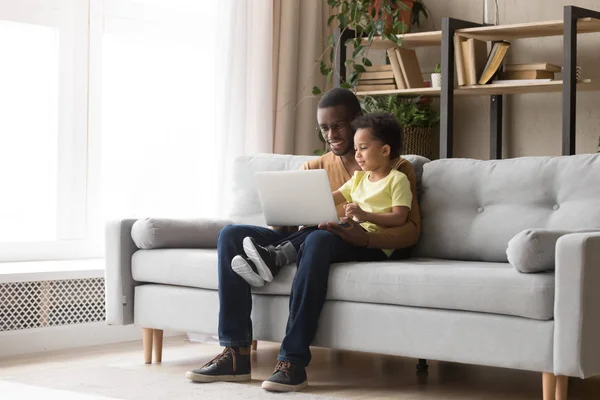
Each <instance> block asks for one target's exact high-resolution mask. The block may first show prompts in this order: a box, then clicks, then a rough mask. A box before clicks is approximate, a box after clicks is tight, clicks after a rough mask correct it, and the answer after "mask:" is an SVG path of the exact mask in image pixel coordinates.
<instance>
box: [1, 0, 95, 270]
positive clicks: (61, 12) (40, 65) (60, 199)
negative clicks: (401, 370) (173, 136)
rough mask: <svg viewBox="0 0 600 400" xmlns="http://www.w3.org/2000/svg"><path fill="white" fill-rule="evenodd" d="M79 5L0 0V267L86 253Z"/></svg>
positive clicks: (82, 9)
mask: <svg viewBox="0 0 600 400" xmlns="http://www.w3.org/2000/svg"><path fill="white" fill-rule="evenodd" d="M87 15H88V8H87V4H86V2H84V1H78V0H20V1H18V2H16V1H12V0H0V54H1V55H2V62H1V63H0V87H1V88H2V89H1V90H0V110H1V111H0V113H1V115H2V116H1V118H0V187H1V188H2V191H1V196H0V221H1V223H0V261H7V260H11V261H14V260H35V259H53V258H70V257H79V256H82V254H91V253H90V249H91V248H93V246H91V245H90V243H88V240H87V237H88V235H87V225H86V190H87V188H86V174H87V172H86V148H87V46H88V41H87Z"/></svg>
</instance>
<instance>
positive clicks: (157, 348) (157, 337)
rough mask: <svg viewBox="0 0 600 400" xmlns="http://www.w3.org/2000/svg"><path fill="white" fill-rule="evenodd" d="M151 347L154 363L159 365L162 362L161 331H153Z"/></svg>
mask: <svg viewBox="0 0 600 400" xmlns="http://www.w3.org/2000/svg"><path fill="white" fill-rule="evenodd" d="M152 337H153V342H154V343H153V346H154V361H155V362H157V363H159V362H162V349H163V331H162V329H153V330H152Z"/></svg>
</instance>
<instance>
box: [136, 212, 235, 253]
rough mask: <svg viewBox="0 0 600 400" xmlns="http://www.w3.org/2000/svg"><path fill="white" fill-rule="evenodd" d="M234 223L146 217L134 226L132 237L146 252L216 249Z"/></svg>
mask: <svg viewBox="0 0 600 400" xmlns="http://www.w3.org/2000/svg"><path fill="white" fill-rule="evenodd" d="M230 223H231V221H227V220H213V219H191V218H190V219H171V218H142V219H138V220H137V221H135V223H134V224H133V226H132V227H131V238H132V239H133V242H134V243H135V245H136V246H137V247H138V248H140V249H144V250H150V249H161V248H162V249H164V248H181V249H215V248H216V247H217V237H218V236H219V231H220V230H221V229H223V227H224V226H225V225H227V224H230Z"/></svg>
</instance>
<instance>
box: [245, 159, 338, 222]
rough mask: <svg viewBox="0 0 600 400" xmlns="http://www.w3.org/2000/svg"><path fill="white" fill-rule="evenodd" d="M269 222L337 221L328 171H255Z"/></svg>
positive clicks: (260, 196) (264, 211) (257, 185)
mask: <svg viewBox="0 0 600 400" xmlns="http://www.w3.org/2000/svg"><path fill="white" fill-rule="evenodd" d="M254 177H255V180H256V188H257V190H258V197H259V198H260V203H261V206H262V209H263V213H264V216H265V220H266V222H267V225H270V226H299V225H318V224H320V223H322V222H323V223H325V222H328V221H337V220H338V216H337V212H336V210H335V204H334V202H333V196H332V195H331V186H330V185H329V178H328V176H327V171H325V170H324V169H316V170H309V171H262V172H256V173H255V174H254Z"/></svg>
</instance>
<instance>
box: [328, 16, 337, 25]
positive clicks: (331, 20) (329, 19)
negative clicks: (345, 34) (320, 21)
mask: <svg viewBox="0 0 600 400" xmlns="http://www.w3.org/2000/svg"><path fill="white" fill-rule="evenodd" d="M334 19H335V14H334V15H330V16H329V18H327V26H331V23H332V22H333V20H334Z"/></svg>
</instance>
